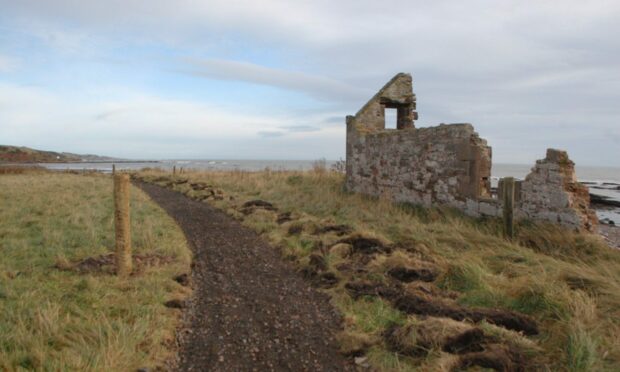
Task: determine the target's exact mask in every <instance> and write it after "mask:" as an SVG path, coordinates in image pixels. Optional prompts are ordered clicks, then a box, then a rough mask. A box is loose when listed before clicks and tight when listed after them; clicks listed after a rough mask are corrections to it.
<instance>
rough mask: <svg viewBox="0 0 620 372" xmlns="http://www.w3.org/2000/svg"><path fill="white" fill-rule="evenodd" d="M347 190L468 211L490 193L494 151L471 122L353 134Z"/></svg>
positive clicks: (348, 159)
mask: <svg viewBox="0 0 620 372" xmlns="http://www.w3.org/2000/svg"><path fill="white" fill-rule="evenodd" d="M350 145H351V147H352V151H351V154H350V156H349V157H347V162H348V163H350V164H351V166H350V167H349V169H348V172H347V186H348V189H349V190H351V191H355V192H360V193H363V194H368V195H374V196H381V195H387V196H388V197H389V198H391V199H393V200H396V201H406V202H412V203H416V204H422V205H425V206H430V205H431V204H432V203H435V202H440V203H443V204H448V205H452V206H455V207H457V208H461V209H464V208H465V206H466V202H467V199H474V200H475V199H476V197H477V196H479V195H481V194H486V195H488V193H489V183H488V180H489V176H490V171H491V168H490V164H491V150H490V148H489V147H488V146H486V141H485V140H483V139H481V138H480V137H478V135H477V134H476V133H475V132H474V129H473V127H472V126H471V125H470V124H452V125H440V126H438V127H432V128H420V129H415V130H405V131H393V130H392V131H389V130H388V131H386V130H383V131H375V132H369V133H365V134H362V135H358V136H352V138H351V141H350Z"/></svg>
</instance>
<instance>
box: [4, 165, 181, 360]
mask: <svg viewBox="0 0 620 372" xmlns="http://www.w3.org/2000/svg"><path fill="white" fill-rule="evenodd" d="M131 205H132V216H131V218H132V221H131V222H132V229H133V246H134V252H135V253H137V254H157V255H162V256H166V257H172V258H173V259H172V261H171V262H166V263H165V264H162V265H161V266H153V267H144V268H143V270H142V271H141V272H140V274H138V275H136V276H132V277H130V278H128V279H124V280H123V279H120V278H117V277H116V276H114V275H110V274H109V273H101V272H92V273H89V272H87V273H77V272H74V271H66V270H59V269H57V268H56V266H58V267H68V266H70V265H69V263H70V262H72V261H75V260H79V259H84V258H87V257H96V256H99V255H101V254H104V253H109V252H113V250H114V233H113V201H112V180H111V178H110V177H106V176H97V175H88V176H81V175H73V174H63V173H35V174H32V173H28V174H21V175H2V176H0V314H2V316H1V317H0V370H7V371H12V370H21V369H26V370H46V371H47V370H53V371H57V370H79V371H82V370H97V371H112V370H115V371H121V370H124V371H130V370H136V369H137V368H141V367H149V368H152V367H156V366H159V365H162V363H164V361H165V360H166V359H167V358H170V357H171V356H172V355H173V353H174V330H175V327H176V325H177V322H178V314H177V313H176V312H175V311H174V310H170V309H167V308H165V307H164V306H163V305H162V303H163V302H164V301H166V300H168V299H170V298H171V297H173V296H176V295H186V294H187V289H185V288H183V287H181V286H180V285H179V284H177V283H176V282H174V281H173V280H172V279H171V278H172V277H173V276H174V275H175V274H179V273H182V272H187V271H188V270H189V263H190V253H189V250H188V248H187V246H186V242H185V240H184V237H183V235H182V233H181V231H180V230H179V229H178V227H177V226H176V225H175V224H174V222H173V221H172V220H171V219H170V218H169V217H168V216H167V215H166V214H165V212H163V211H162V210H161V209H159V207H157V206H156V205H154V204H153V203H152V202H151V201H150V200H149V199H147V197H146V196H145V195H144V194H143V193H142V192H140V191H138V190H137V189H135V188H133V189H132V198H131Z"/></svg>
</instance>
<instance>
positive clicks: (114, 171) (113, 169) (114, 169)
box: [112, 164, 116, 174]
mask: <svg viewBox="0 0 620 372" xmlns="http://www.w3.org/2000/svg"><path fill="white" fill-rule="evenodd" d="M112 174H116V164H112Z"/></svg>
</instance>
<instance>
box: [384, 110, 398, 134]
mask: <svg viewBox="0 0 620 372" xmlns="http://www.w3.org/2000/svg"><path fill="white" fill-rule="evenodd" d="M397 121H398V110H397V109H395V108H387V107H386V108H385V129H397V125H396V123H397Z"/></svg>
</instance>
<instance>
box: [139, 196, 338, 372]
mask: <svg viewBox="0 0 620 372" xmlns="http://www.w3.org/2000/svg"><path fill="white" fill-rule="evenodd" d="M138 186H139V187H141V188H142V190H144V191H145V192H146V193H147V194H148V195H150V196H151V198H152V199H153V200H154V201H155V202H157V203H158V204H159V205H160V206H161V207H162V208H163V209H164V210H166V212H168V214H170V216H172V218H174V219H175V220H176V222H177V223H178V224H179V226H180V227H181V229H182V230H183V232H184V233H185V236H186V238H187V240H188V242H189V243H190V245H191V247H192V249H193V251H194V260H193V264H192V267H193V269H192V270H193V271H192V281H193V287H194V298H193V300H192V301H191V303H190V304H189V305H188V306H189V308H188V311H187V314H188V317H189V319H188V323H189V324H190V329H189V332H188V333H187V336H185V337H183V338H182V341H181V350H180V361H179V367H180V369H181V370H183V371H190V370H193V371H215V370H216V371H252V370H257V371H265V370H278V371H282V370H290V371H303V370H311V371H337V370H346V369H349V368H348V367H347V365H348V363H347V361H346V360H345V358H344V357H343V356H341V355H340V354H338V351H337V349H338V346H337V344H336V342H335V340H334V332H335V331H337V329H339V327H340V319H339V316H338V314H337V313H336V312H335V311H334V309H333V308H332V307H331V305H330V304H329V302H328V297H327V296H326V295H323V294H321V293H319V292H317V291H316V290H314V289H313V288H311V287H310V286H309V285H308V284H307V283H305V282H304V280H303V279H302V278H301V277H300V275H298V274H297V273H296V272H295V270H294V268H293V267H292V266H290V265H289V264H287V263H286V262H284V261H282V259H281V258H280V255H279V253H278V252H277V251H276V250H275V249H273V248H272V247H270V246H269V245H268V244H267V243H266V242H264V241H263V240H262V239H261V238H260V237H259V236H258V235H257V234H256V233H254V232H253V231H251V230H249V229H248V228H246V227H243V226H242V225H241V224H240V223H239V222H237V221H235V220H234V219H232V218H231V217H229V216H228V215H226V214H225V213H223V212H221V211H219V210H217V209H215V208H213V207H211V206H209V205H208V204H206V203H202V202H198V201H195V200H191V199H189V198H187V197H185V196H184V195H182V194H180V193H177V192H174V191H171V190H167V189H164V188H161V187H159V186H155V185H150V184H139V185H138Z"/></svg>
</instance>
